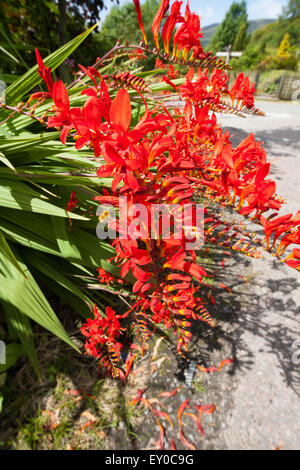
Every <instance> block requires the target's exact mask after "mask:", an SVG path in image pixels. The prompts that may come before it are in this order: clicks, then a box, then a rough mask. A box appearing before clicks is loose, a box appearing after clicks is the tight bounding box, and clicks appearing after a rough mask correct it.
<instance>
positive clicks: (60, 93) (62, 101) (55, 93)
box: [48, 80, 81, 144]
mask: <svg viewBox="0 0 300 470" xmlns="http://www.w3.org/2000/svg"><path fill="white" fill-rule="evenodd" d="M52 97H53V101H54V104H55V107H56V109H57V111H56V113H55V115H54V116H51V117H49V119H48V127H62V128H63V129H62V131H61V135H60V139H61V141H62V143H63V144H65V143H66V140H67V136H68V134H69V132H70V130H71V129H72V128H73V127H74V124H73V123H74V122H76V120H78V119H80V117H81V111H80V108H72V109H71V108H70V101H69V96H68V92H67V89H66V87H65V85H64V84H63V82H62V81H61V80H59V81H58V82H55V83H54V85H53V90H52Z"/></svg>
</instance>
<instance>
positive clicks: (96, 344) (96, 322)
mask: <svg viewBox="0 0 300 470" xmlns="http://www.w3.org/2000/svg"><path fill="white" fill-rule="evenodd" d="M119 318H120V316H119V315H116V312H115V311H114V310H113V309H112V308H110V307H106V315H105V316H102V315H101V314H100V312H99V311H98V309H97V306H96V305H95V306H94V318H93V319H91V318H88V319H87V322H86V323H84V324H83V325H82V328H81V333H82V334H83V335H84V336H86V338H87V341H86V344H85V349H86V352H87V353H88V354H91V355H92V356H94V357H96V358H100V357H101V356H102V352H103V348H105V347H107V345H110V344H111V345H113V346H114V353H118V352H120V350H121V349H122V348H123V346H122V344H121V343H119V342H118V338H119V336H120V333H121V331H122V328H121V324H120V322H119Z"/></svg>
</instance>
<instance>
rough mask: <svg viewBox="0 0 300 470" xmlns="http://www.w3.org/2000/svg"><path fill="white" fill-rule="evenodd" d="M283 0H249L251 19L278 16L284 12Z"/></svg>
mask: <svg viewBox="0 0 300 470" xmlns="http://www.w3.org/2000/svg"><path fill="white" fill-rule="evenodd" d="M282 6H283V5H282V0H255V1H254V2H248V14H249V18H250V19H253V20H254V19H260V18H277V16H279V15H280V13H281V12H282Z"/></svg>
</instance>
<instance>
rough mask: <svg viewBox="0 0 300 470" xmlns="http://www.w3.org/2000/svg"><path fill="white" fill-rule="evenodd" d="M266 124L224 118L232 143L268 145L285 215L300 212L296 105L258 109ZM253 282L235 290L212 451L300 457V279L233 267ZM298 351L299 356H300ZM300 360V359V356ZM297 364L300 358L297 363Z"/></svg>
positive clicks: (251, 266)
mask: <svg viewBox="0 0 300 470" xmlns="http://www.w3.org/2000/svg"><path fill="white" fill-rule="evenodd" d="M257 106H258V107H260V109H262V110H263V111H264V112H265V113H266V117H264V118H261V117H250V118H248V119H242V118H238V117H231V116H223V117H222V118H221V122H222V125H223V126H224V127H226V128H229V130H230V132H231V134H232V135H233V141H234V143H239V142H240V141H241V140H242V139H243V138H244V137H246V135H247V134H248V133H249V132H253V133H254V135H255V137H256V138H258V139H259V140H261V141H263V142H264V143H265V148H266V149H267V152H268V157H269V160H270V161H272V162H273V170H272V175H273V178H274V179H275V180H276V182H277V186H278V194H280V195H282V196H284V197H286V199H287V206H286V207H285V208H284V209H283V213H287V212H296V211H297V210H299V209H300V191H299V185H300V105H295V104H291V103H273V102H262V101H258V102H257ZM233 269H234V270H235V272H236V274H238V273H240V272H242V273H243V274H244V275H246V276H250V277H252V281H251V283H250V282H249V285H247V286H239V287H237V288H236V290H235V293H236V294H237V295H238V294H239V295H240V297H239V298H240V307H239V308H238V309H237V310H236V313H237V317H238V321H237V328H236V335H235V347H236V357H237V359H238V363H239V365H240V366H238V367H237V369H236V371H235V373H234V375H233V376H232V377H231V379H230V380H231V385H232V391H231V392H229V394H230V395H231V396H230V404H231V406H230V411H229V412H227V413H226V412H225V411H224V412H223V419H224V422H223V428H224V429H220V430H219V432H218V433H217V435H216V440H215V442H214V444H213V446H214V447H215V448H224V447H225V448H229V449H275V448H276V447H277V446H279V447H281V446H282V448H283V449H298V450H299V449H300V364H298V365H297V364H296V363H295V359H294V361H293V360H292V355H293V347H296V344H295V341H296V340H299V339H300V325H299V320H300V273H299V272H295V271H294V270H290V269H289V268H287V267H286V266H285V265H281V264H280V263H278V262H276V261H275V260H274V259H273V258H272V257H270V256H267V257H266V259H265V260H261V261H260V260H253V261H252V260H251V261H249V260H248V261H246V262H244V263H243V265H242V267H241V265H240V264H236V266H233ZM298 349H299V348H298ZM298 358H300V354H299V356H298ZM296 362H298V361H297V356H296Z"/></svg>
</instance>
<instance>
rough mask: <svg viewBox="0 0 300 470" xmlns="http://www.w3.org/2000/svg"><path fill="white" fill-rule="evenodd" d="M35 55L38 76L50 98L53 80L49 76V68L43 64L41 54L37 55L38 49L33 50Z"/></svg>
mask: <svg viewBox="0 0 300 470" xmlns="http://www.w3.org/2000/svg"><path fill="white" fill-rule="evenodd" d="M35 53H36V60H37V63H38V66H39V68H38V69H37V72H38V74H39V75H40V77H41V78H42V79H43V80H44V82H45V83H46V85H47V88H48V90H49V93H50V96H52V89H53V79H52V75H51V68H47V67H46V66H45V64H44V62H43V59H42V57H41V54H40V53H39V51H38V49H36V50H35Z"/></svg>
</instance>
